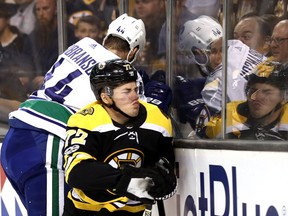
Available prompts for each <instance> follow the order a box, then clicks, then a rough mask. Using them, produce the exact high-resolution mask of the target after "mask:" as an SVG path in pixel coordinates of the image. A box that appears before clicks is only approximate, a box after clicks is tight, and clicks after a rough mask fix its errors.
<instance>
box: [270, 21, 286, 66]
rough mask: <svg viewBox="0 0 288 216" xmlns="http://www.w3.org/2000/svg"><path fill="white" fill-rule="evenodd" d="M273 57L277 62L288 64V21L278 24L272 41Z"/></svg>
mask: <svg viewBox="0 0 288 216" xmlns="http://www.w3.org/2000/svg"><path fill="white" fill-rule="evenodd" d="M270 46H271V52H272V56H273V58H274V60H275V61H278V62H280V63H283V64H285V65H287V63H288V20H287V19H285V20H282V21H280V22H278V23H277V24H276V26H275V27H274V29H273V33H272V36H271V41H270Z"/></svg>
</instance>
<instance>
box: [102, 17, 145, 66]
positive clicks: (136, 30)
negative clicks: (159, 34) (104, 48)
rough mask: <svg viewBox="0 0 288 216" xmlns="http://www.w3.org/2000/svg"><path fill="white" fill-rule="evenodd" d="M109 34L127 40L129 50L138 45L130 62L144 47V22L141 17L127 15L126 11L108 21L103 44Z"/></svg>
mask: <svg viewBox="0 0 288 216" xmlns="http://www.w3.org/2000/svg"><path fill="white" fill-rule="evenodd" d="M110 35H112V36H116V37H119V38H122V39H123V40H125V41H127V42H128V43H129V46H130V52H131V51H132V50H133V49H134V48H135V47H137V46H138V47H139V49H138V51H137V53H136V55H135V56H134V59H133V60H132V61H131V62H133V61H134V60H135V59H136V57H137V55H138V53H139V52H141V51H142V50H143V49H144V46H145V44H146V31H145V25H144V22H143V21H142V20H141V19H135V18H134V17H131V16H128V15H127V14H126V13H124V14H122V15H121V16H119V17H118V18H117V19H115V20H114V21H112V22H111V23H110V25H109V28H108V31H107V35H106V36H105V38H104V40H103V45H104V44H105V40H106V39H107V38H108V37H109V36H110ZM130 52H129V53H130ZM128 55H129V54H128Z"/></svg>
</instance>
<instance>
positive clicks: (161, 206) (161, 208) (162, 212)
mask: <svg viewBox="0 0 288 216" xmlns="http://www.w3.org/2000/svg"><path fill="white" fill-rule="evenodd" d="M157 206H158V213H159V216H166V213H165V208H164V203H163V200H158V201H157Z"/></svg>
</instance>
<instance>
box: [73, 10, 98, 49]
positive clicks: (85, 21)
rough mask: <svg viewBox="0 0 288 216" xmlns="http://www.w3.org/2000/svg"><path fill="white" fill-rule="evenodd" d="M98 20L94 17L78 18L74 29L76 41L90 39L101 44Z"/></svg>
mask: <svg viewBox="0 0 288 216" xmlns="http://www.w3.org/2000/svg"><path fill="white" fill-rule="evenodd" d="M100 25H101V23H100V19H99V18H98V17H97V16H95V15H88V16H83V17H80V18H79V19H78V21H77V23H76V25H75V27H74V34H75V37H76V38H77V39H78V40H81V39H83V38H84V37H90V38H92V39H94V40H96V41H97V42H98V43H101V42H102V40H103V38H102V34H101V26H100Z"/></svg>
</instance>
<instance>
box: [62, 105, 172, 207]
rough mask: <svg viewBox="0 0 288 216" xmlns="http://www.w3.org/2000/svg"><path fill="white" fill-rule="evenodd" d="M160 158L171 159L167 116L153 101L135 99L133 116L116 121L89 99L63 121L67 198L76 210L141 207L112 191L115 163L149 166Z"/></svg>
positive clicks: (139, 204) (170, 135)
mask: <svg viewBox="0 0 288 216" xmlns="http://www.w3.org/2000/svg"><path fill="white" fill-rule="evenodd" d="M160 157H165V158H167V159H168V160H169V161H170V162H171V163H173V162H174V151H173V148H172V124H171V120H170V118H168V117H167V116H165V114H163V113H162V112H161V111H160V109H159V108H158V107H157V106H154V105H152V104H148V103H145V102H141V104H140V111H139V115H138V116H137V117H135V118H132V119H131V120H130V121H129V122H127V123H126V124H125V125H120V124H118V123H117V122H114V121H113V120H111V118H110V117H109V115H108V113H107V112H106V110H105V109H104V108H103V107H102V105H101V104H100V103H98V102H95V103H92V104H90V105H88V106H86V107H85V108H84V109H82V110H81V111H79V112H78V113H76V114H74V115H72V116H71V117H70V119H69V121H68V127H67V138H66V142H65V147H64V160H65V163H64V168H65V172H66V181H67V182H68V184H70V185H71V186H72V187H73V189H72V190H71V191H70V192H69V195H68V197H69V198H70V199H71V200H72V201H73V203H74V206H75V207H76V208H78V209H82V210H89V211H101V209H104V210H105V211H106V210H108V211H110V212H113V211H119V210H125V211H128V212H139V211H142V210H144V209H145V206H144V205H143V204H142V203H140V202H138V201H134V200H129V199H128V198H127V197H125V196H119V195H117V194H115V193H114V192H113V188H114V187H115V186H116V185H117V181H118V179H119V178H120V176H121V174H120V171H119V169H118V168H119V167H120V165H121V164H123V163H129V164H132V165H134V166H136V167H152V166H154V164H155V163H156V162H157V161H158V160H159V158H160Z"/></svg>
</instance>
